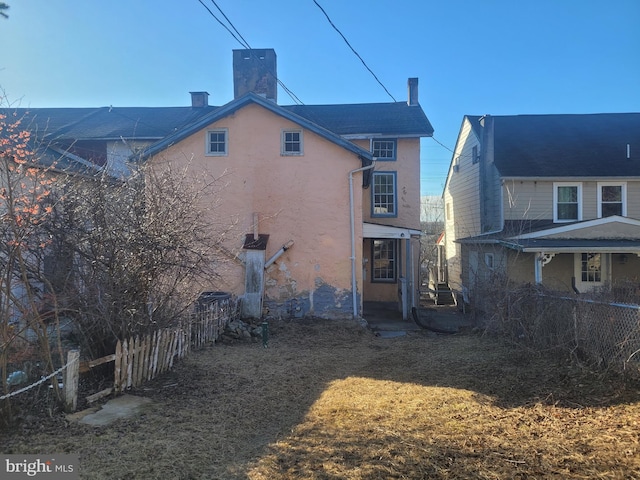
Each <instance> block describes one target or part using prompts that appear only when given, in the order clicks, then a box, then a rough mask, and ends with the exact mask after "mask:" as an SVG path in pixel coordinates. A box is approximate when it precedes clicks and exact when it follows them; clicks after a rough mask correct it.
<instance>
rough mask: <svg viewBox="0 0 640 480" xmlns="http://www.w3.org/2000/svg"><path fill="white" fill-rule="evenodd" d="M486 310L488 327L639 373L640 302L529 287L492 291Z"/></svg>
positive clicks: (548, 348) (600, 364) (520, 340)
mask: <svg viewBox="0 0 640 480" xmlns="http://www.w3.org/2000/svg"><path fill="white" fill-rule="evenodd" d="M484 312H485V315H484V320H485V327H486V329H487V330H488V331H489V332H494V333H497V334H500V335H504V336H506V337H508V338H510V339H512V340H514V341H516V342H518V343H521V344H525V345H527V346H529V347H532V348H535V349H537V350H546V351H556V352H557V353H565V354H567V353H568V354H570V355H574V356H577V357H578V358H580V359H581V360H583V361H586V362H587V363H589V364H591V365H595V366H598V367H600V368H606V369H613V370H616V371H620V372H622V373H625V374H629V375H631V376H634V377H638V378H640V305H636V304H625V303H613V302H611V303H610V302H604V301H596V300H590V299H584V298H578V297H565V296H560V295H552V294H549V293H548V292H544V291H542V290H540V289H538V288H536V287H531V286H528V287H523V288H519V289H516V290H511V291H509V292H504V293H503V294H502V295H494V296H492V301H491V302H487V303H486V304H485V309H484Z"/></svg>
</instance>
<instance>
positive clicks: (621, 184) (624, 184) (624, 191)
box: [598, 182, 627, 218]
mask: <svg viewBox="0 0 640 480" xmlns="http://www.w3.org/2000/svg"><path fill="white" fill-rule="evenodd" d="M602 187H622V188H621V189H620V193H621V195H622V200H621V201H622V214H621V215H622V216H623V217H626V216H627V182H598V218H602ZM616 203H617V202H616Z"/></svg>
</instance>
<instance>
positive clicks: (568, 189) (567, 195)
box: [553, 184, 582, 222]
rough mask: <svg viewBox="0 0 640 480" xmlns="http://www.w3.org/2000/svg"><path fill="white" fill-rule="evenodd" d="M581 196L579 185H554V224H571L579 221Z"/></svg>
mask: <svg viewBox="0 0 640 480" xmlns="http://www.w3.org/2000/svg"><path fill="white" fill-rule="evenodd" d="M581 196H582V189H581V185H580V184H554V191H553V203H554V212H553V220H554V221H555V222H571V221H577V220H581V219H582V218H581V217H582V208H581V205H580V201H581Z"/></svg>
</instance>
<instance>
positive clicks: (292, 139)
mask: <svg viewBox="0 0 640 480" xmlns="http://www.w3.org/2000/svg"><path fill="white" fill-rule="evenodd" d="M280 153H281V154H282V155H302V154H303V150H302V130H283V131H282V145H281V152H280Z"/></svg>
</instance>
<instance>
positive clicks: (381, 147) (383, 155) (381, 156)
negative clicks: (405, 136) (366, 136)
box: [371, 138, 397, 161]
mask: <svg viewBox="0 0 640 480" xmlns="http://www.w3.org/2000/svg"><path fill="white" fill-rule="evenodd" d="M396 147H397V142H396V140H395V138H376V139H373V140H371V152H372V153H373V156H374V157H375V158H377V159H378V160H386V161H390V160H391V161H392V160H395V159H396Z"/></svg>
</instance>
